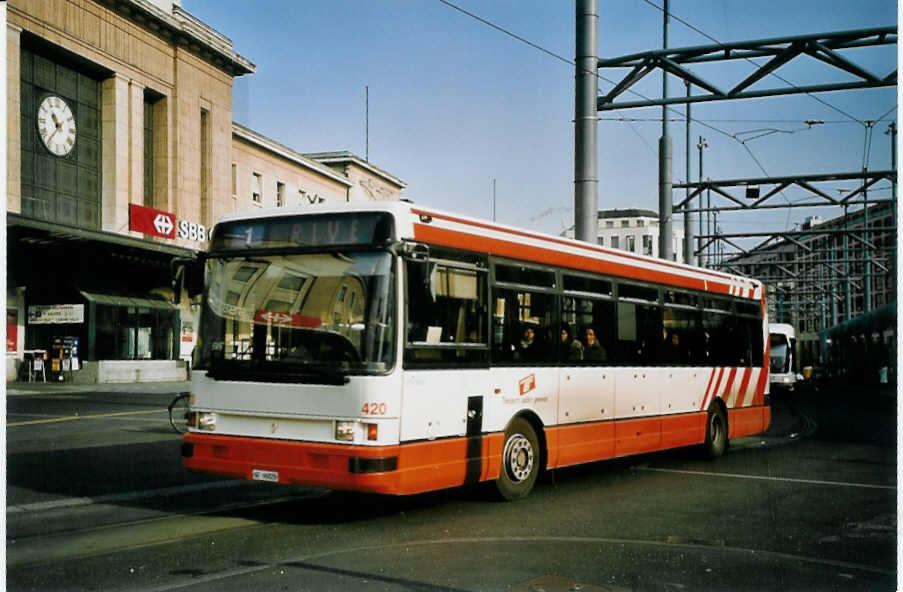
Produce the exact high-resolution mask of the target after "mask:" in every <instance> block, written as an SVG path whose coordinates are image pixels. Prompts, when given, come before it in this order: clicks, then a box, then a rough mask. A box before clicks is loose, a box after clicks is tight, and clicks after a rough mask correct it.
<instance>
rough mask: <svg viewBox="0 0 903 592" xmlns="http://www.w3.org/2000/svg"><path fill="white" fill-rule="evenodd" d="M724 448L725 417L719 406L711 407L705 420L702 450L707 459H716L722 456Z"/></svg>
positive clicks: (725, 439) (725, 435)
mask: <svg viewBox="0 0 903 592" xmlns="http://www.w3.org/2000/svg"><path fill="white" fill-rule="evenodd" d="M726 448H727V415H725V413H724V408H723V407H721V405H713V406H712V407H711V408H710V409H709V414H708V417H707V418H706V423H705V444H703V450H704V451H705V454H706V455H707V456H708V457H709V458H716V457H719V456H721V455H722V454H724V450H725V449H726Z"/></svg>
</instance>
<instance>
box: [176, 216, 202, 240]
mask: <svg viewBox="0 0 903 592" xmlns="http://www.w3.org/2000/svg"><path fill="white" fill-rule="evenodd" d="M179 238H181V239H185V240H193V241H198V242H201V243H202V242H204V241H206V240H207V228H206V227H205V226H204V225H203V224H196V223H195V222H189V221H188V220H179Z"/></svg>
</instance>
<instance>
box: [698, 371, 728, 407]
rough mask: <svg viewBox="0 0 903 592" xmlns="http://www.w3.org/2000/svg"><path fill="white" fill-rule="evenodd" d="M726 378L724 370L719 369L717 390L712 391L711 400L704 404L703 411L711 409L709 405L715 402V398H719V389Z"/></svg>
mask: <svg viewBox="0 0 903 592" xmlns="http://www.w3.org/2000/svg"><path fill="white" fill-rule="evenodd" d="M723 377H724V368H719V369H718V380H716V381H715V388H714V389H712V392H711V393H710V394H711V398H710V399H708V400H706V401H704V402H703V405H704V406H703V411H705V410H707V409H708V408H709V403H711V401H713V400H715V397H716V396H718V388H719V387H720V386H721V379H722V378H723Z"/></svg>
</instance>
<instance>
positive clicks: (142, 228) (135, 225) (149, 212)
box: [129, 204, 207, 243]
mask: <svg viewBox="0 0 903 592" xmlns="http://www.w3.org/2000/svg"><path fill="white" fill-rule="evenodd" d="M129 230H134V231H137V232H142V233H144V234H149V235H151V236H159V237H161V238H176V233H177V232H178V238H180V239H183V240H191V241H197V242H200V243H202V242H205V241H206V240H207V228H206V227H205V226H204V225H203V224H197V223H195V222H190V221H188V220H179V221H178V224H177V223H176V216H175V214H171V213H169V212H164V211H163V210H156V209H154V208H148V207H145V206H139V205H137V204H129Z"/></svg>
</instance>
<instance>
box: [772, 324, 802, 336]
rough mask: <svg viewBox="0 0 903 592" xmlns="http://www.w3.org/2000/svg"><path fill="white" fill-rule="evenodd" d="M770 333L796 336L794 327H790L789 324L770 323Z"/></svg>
mask: <svg viewBox="0 0 903 592" xmlns="http://www.w3.org/2000/svg"><path fill="white" fill-rule="evenodd" d="M768 332H769V333H780V334H781V335H787V336H788V337H793V336H794V335H796V330H795V329H794V328H793V325H788V324H787V323H769V324H768Z"/></svg>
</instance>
